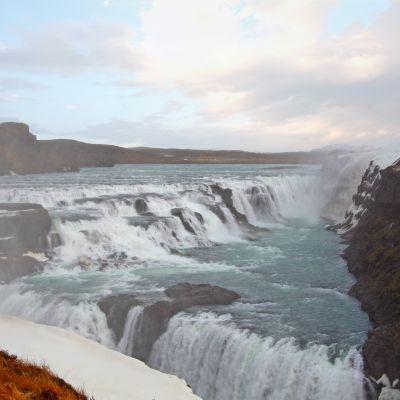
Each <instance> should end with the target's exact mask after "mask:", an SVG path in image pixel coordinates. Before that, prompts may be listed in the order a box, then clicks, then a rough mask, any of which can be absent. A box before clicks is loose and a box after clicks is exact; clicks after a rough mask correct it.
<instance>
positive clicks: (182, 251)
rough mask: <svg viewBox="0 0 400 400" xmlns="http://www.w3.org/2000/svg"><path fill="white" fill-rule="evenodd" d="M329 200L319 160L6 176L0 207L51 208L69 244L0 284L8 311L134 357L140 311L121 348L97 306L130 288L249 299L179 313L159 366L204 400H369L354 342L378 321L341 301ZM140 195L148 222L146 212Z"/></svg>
mask: <svg viewBox="0 0 400 400" xmlns="http://www.w3.org/2000/svg"><path fill="white" fill-rule="evenodd" d="M213 183H218V184H220V185H221V186H222V187H224V188H231V189H232V191H233V200H234V205H235V207H236V209H237V210H238V211H239V212H241V213H243V214H245V215H246V216H247V219H248V220H249V222H250V223H252V224H254V225H257V226H260V227H264V228H268V231H266V230H264V231H262V232H261V233H260V232H259V233H258V235H257V236H252V235H249V233H248V232H245V231H243V229H241V227H240V226H239V224H238V223H237V222H236V220H235V218H234V216H233V215H232V214H231V212H230V211H229V210H228V208H227V207H225V206H224V204H222V202H221V199H220V198H219V196H215V195H213V194H212V190H211V186H210V185H211V184H213ZM324 193H325V191H322V190H321V176H320V172H319V168H318V167H310V166H287V165H273V166H272V165H271V166H268V165H251V166H238V165H235V166H226V165H225V166H216V165H204V166H189V165H180V166H165V165H163V166H156V165H149V166H118V167H114V168H110V169H108V168H107V169H85V170H83V171H81V172H80V173H70V174H51V175H32V176H18V177H15V176H14V177H2V178H1V179H0V201H14V202H16V201H21V202H38V203H41V204H43V206H45V207H46V208H47V209H48V210H49V211H50V214H51V216H52V220H53V228H52V229H53V232H54V233H57V234H58V235H59V238H60V239H61V246H59V247H57V248H55V249H54V254H53V258H52V260H51V261H49V262H48V263H47V264H46V265H45V269H44V271H43V272H42V273H39V274H37V275H34V276H29V277H25V278H23V279H20V280H18V281H15V282H13V283H11V284H9V285H2V286H1V287H0V312H1V313H9V314H14V315H18V316H22V317H24V318H27V319H31V320H34V321H38V322H42V323H47V324H53V325H58V326H62V327H65V328H68V329H72V330H75V331H77V332H79V333H80V334H82V335H84V336H86V337H89V338H92V339H94V340H97V341H99V342H101V343H103V344H105V345H107V346H109V347H113V348H116V349H118V350H120V351H123V352H125V353H127V354H129V355H132V354H133V353H134V351H133V348H134V346H135V340H136V339H135V331H136V330H137V329H136V328H137V325H138V323H139V320H138V318H140V313H141V311H142V307H139V306H138V307H135V308H133V309H132V310H131V311H130V312H129V314H128V317H127V321H126V326H125V330H124V333H123V337H122V339H121V340H120V341H119V343H116V341H115V337H114V335H113V332H112V330H111V329H110V327H108V326H107V320H106V317H105V315H104V314H103V312H102V311H101V310H100V309H99V307H98V305H97V301H98V300H99V299H101V298H103V297H105V296H108V295H110V294H120V293H134V294H136V295H137V296H138V297H140V298H142V299H144V300H145V301H146V302H151V301H154V300H155V299H159V298H160V297H161V296H162V291H163V289H164V288H165V287H168V286H170V285H172V284H174V283H178V282H192V283H211V284H217V285H220V286H223V287H226V288H229V289H232V290H235V291H237V292H238V293H240V295H241V296H242V298H241V300H240V301H238V302H236V303H234V304H233V305H231V306H223V307H222V306H218V307H217V306H215V307H202V308H196V309H193V310H190V311H189V312H187V313H181V314H178V315H176V316H175V317H173V318H172V319H171V321H170V322H169V325H168V329H167V331H166V332H165V333H164V334H163V335H162V336H161V337H160V338H159V340H158V341H157V342H156V344H155V345H154V347H153V350H152V354H151V357H150V360H149V363H150V365H151V366H153V367H155V368H158V369H160V370H162V371H167V372H171V373H174V374H177V375H179V376H180V377H183V378H185V379H186V381H187V382H188V384H190V386H191V387H192V388H193V390H194V391H195V392H196V393H198V394H199V395H200V396H202V397H203V398H204V400H262V399H268V400H275V399H276V400H320V399H321V400H322V399H323V400H333V399H343V400H361V399H364V398H365V394H364V383H365V382H364V378H363V374H362V361H361V357H360V355H359V353H358V351H357V348H358V347H359V346H360V344H361V343H362V342H363V340H364V338H365V333H366V331H367V330H368V327H369V324H368V319H367V317H366V315H365V314H363V313H362V312H361V311H360V307H359V304H358V303H357V302H356V301H355V300H354V299H352V298H350V297H349V296H348V295H347V294H346V293H347V290H348V288H349V287H350V285H351V284H352V278H351V276H350V275H349V274H348V272H347V270H346V268H345V265H344V262H343V261H342V260H341V258H340V253H341V251H342V250H343V248H342V245H341V244H340V240H339V238H338V237H337V236H336V235H335V234H333V233H331V232H328V231H326V230H325V229H324V225H325V223H326V222H324V221H323V220H321V219H320V218H319V215H320V213H321V211H322V210H323V208H324V206H325V205H326V203H327V202H328V201H330V202H332V199H328V198H326V194H324ZM138 198H140V199H143V200H145V202H146V204H147V207H148V210H147V211H148V212H149V213H152V214H149V213H147V214H145V215H139V214H138V213H137V211H136V209H135V207H134V202H135V201H136V200H137V199H138ZM215 206H218V207H219V210H220V213H221V212H222V216H223V220H224V221H222V220H221V215H220V216H218V215H217V214H216V213H215V208H214V212H213V211H212V210H213V207H215ZM174 208H182V212H183V215H184V218H185V220H186V221H187V222H188V223H189V224H190V226H191V229H192V232H190V231H188V230H187V229H185V227H184V225H183V223H182V222H181V220H180V219H179V218H178V217H176V216H172V215H171V210H172V209H174ZM199 215H200V216H201V217H199ZM82 257H84V258H85V259H86V260H90V261H89V263H90V264H91V265H90V266H89V267H88V268H87V270H86V269H85V268H82V267H81V266H80V264H82V261H80V260H82Z"/></svg>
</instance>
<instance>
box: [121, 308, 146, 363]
mask: <svg viewBox="0 0 400 400" xmlns="http://www.w3.org/2000/svg"><path fill="white" fill-rule="evenodd" d="M142 311H143V307H142V306H136V307H133V308H132V309H131V310H129V313H128V316H127V317H126V322H125V327H124V333H123V334H122V337H121V340H120V341H119V343H118V346H117V349H118V351H120V352H121V353H124V354H126V355H128V356H133V355H134V354H135V347H136V346H137V344H138V343H139V337H138V334H137V333H138V332H139V330H140V323H141V315H142Z"/></svg>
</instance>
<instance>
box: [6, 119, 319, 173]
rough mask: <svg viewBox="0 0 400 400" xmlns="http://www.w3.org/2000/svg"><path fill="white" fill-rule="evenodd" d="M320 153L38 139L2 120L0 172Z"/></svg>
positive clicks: (314, 157) (308, 157)
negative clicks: (159, 146) (161, 147)
mask: <svg viewBox="0 0 400 400" xmlns="http://www.w3.org/2000/svg"><path fill="white" fill-rule="evenodd" d="M320 159H321V155H320V154H319V153H317V152H308V153H307V152H303V153H275V154H268V153H267V154H264V153H249V152H245V151H210V150H189V149H155V148H146V147H138V148H131V149H128V148H124V147H118V146H112V145H101V144H89V143H83V142H79V141H76V140H66V139H59V140H37V139H36V136H35V135H33V134H32V133H30V132H29V127H28V125H26V124H22V123H16V122H4V123H0V175H12V174H14V173H15V174H31V173H46V172H66V171H77V170H79V168H83V167H110V166H113V165H115V164H154V163H156V164H189V163H193V164H208V163H220V164H226V163H229V164H230V163H236V164H237V163H239V164H241V163H243V164H245V163H247V164H248V163H253V164H254V163H255V164H259V163H275V164H276V163H278V164H288V163H295V164H298V163H319V162H320Z"/></svg>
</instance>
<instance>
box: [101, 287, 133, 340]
mask: <svg viewBox="0 0 400 400" xmlns="http://www.w3.org/2000/svg"><path fill="white" fill-rule="evenodd" d="M140 304H141V302H140V301H139V300H137V299H136V297H135V296H134V295H131V294H116V295H111V296H107V297H104V298H103V299H101V300H99V301H98V302H97V305H98V306H99V308H100V310H101V311H103V312H104V314H105V315H106V318H107V323H108V326H109V327H110V328H111V329H112V331H113V332H114V334H115V337H116V340H117V341H119V340H120V339H121V337H122V334H123V333H124V327H125V322H126V317H127V315H128V312H129V310H130V309H131V308H133V307H135V306H137V305H140Z"/></svg>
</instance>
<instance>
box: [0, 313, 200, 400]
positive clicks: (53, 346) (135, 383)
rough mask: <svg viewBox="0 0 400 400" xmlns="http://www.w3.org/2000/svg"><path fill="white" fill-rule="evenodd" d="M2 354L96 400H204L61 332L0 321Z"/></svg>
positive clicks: (117, 355)
mask: <svg viewBox="0 0 400 400" xmlns="http://www.w3.org/2000/svg"><path fill="white" fill-rule="evenodd" d="M0 349H2V350H6V351H8V352H9V353H10V354H15V355H16V356H18V357H19V358H21V359H24V360H28V361H32V362H34V363H37V364H43V363H44V364H46V365H47V366H49V368H50V369H51V371H52V372H53V373H55V374H56V375H58V376H60V377H61V378H63V379H64V380H65V381H67V382H68V383H70V384H71V385H72V386H74V387H75V388H77V389H81V388H82V389H83V390H84V391H85V393H86V394H87V395H88V396H89V397H90V396H93V397H94V399H95V400H129V399H132V400H199V397H197V396H195V395H194V394H193V393H192V391H191V389H190V388H189V387H188V386H187V385H186V383H185V382H184V381H183V380H181V379H179V378H177V377H175V376H173V375H167V374H164V373H161V372H159V371H156V370H153V369H151V368H149V367H148V366H146V365H145V364H144V363H142V362H141V361H138V360H136V359H134V358H131V357H127V356H125V355H123V354H120V353H118V352H115V351H113V350H109V349H107V348H106V347H104V346H102V345H100V344H98V343H96V342H93V341H91V340H88V339H84V338H83V337H81V336H79V335H77V334H75V333H72V332H69V331H66V330H64V329H61V328H56V327H51V326H46V325H39V324H35V323H33V322H29V321H25V320H22V319H19V318H15V317H10V316H0Z"/></svg>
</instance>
